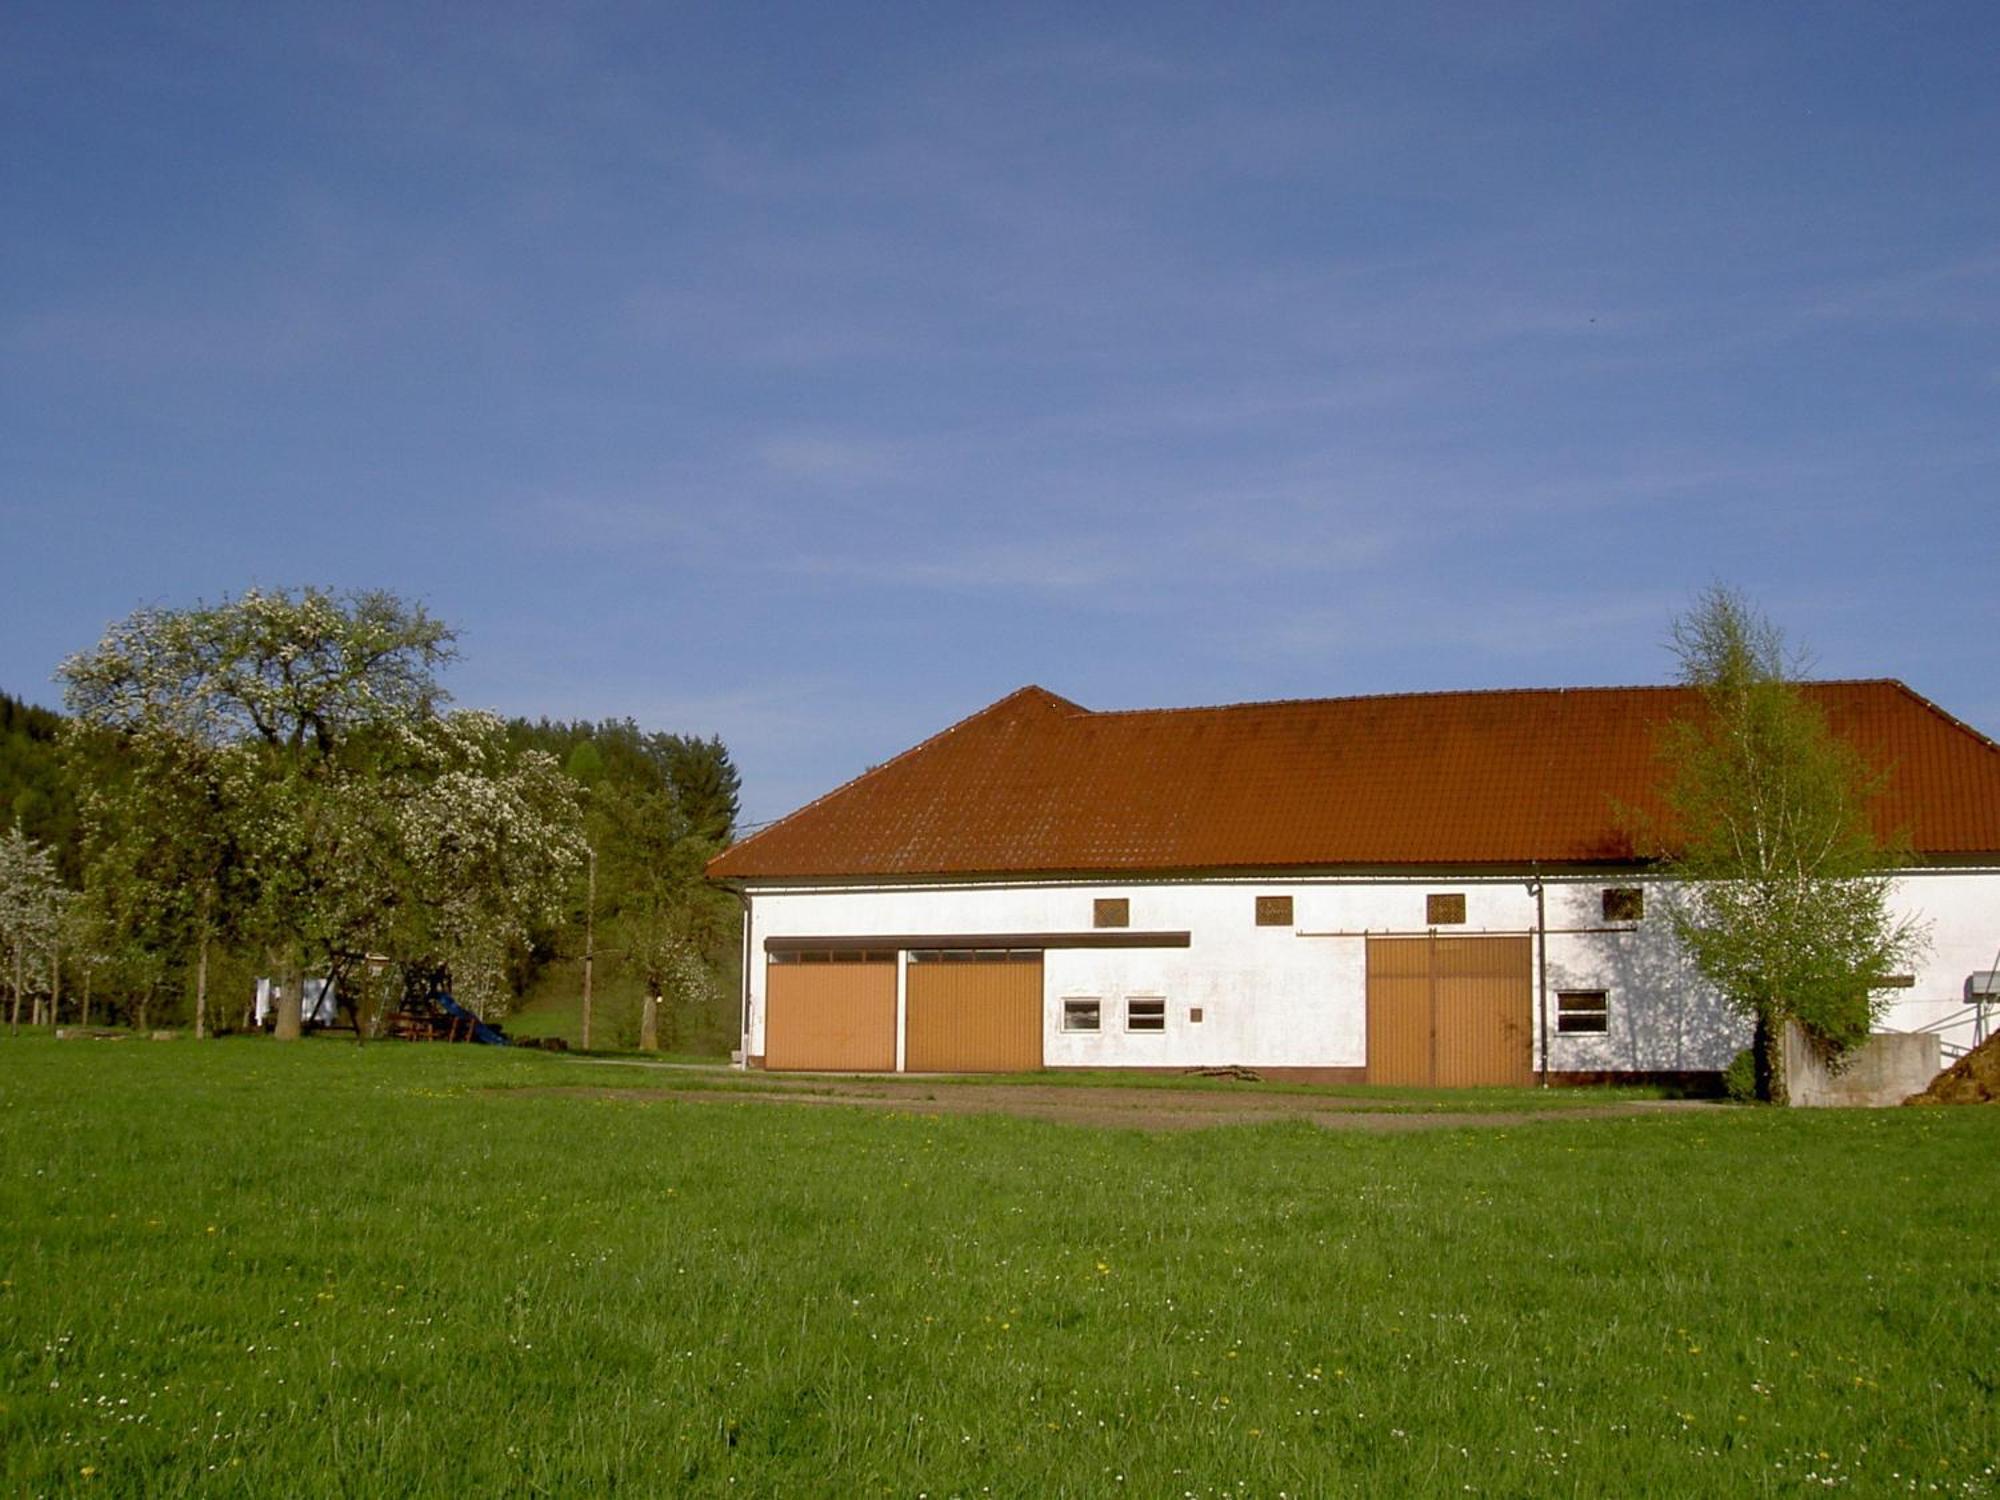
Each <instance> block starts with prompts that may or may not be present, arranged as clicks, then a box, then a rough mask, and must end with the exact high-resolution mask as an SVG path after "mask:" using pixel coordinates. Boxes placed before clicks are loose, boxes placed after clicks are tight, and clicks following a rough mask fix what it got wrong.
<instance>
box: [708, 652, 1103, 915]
mask: <svg viewBox="0 0 2000 1500" xmlns="http://www.w3.org/2000/svg"><path fill="white" fill-rule="evenodd" d="M1016 699H1031V700H1032V701H1034V702H1036V703H1037V704H1039V705H1040V706H1041V707H1044V708H1057V707H1058V706H1060V708H1061V709H1064V710H1069V711H1070V712H1067V713H1064V715H1063V716H1064V717H1065V718H1071V717H1075V716H1076V715H1088V714H1089V713H1090V710H1089V709H1087V708H1085V707H1083V706H1082V705H1081V704H1078V703H1072V702H1070V700H1069V699H1067V698H1064V697H1062V696H1061V695H1060V694H1057V693H1052V692H1050V691H1049V690H1048V689H1047V688H1045V687H1041V686H1039V685H1038V684H1036V683H1032V682H1030V683H1028V684H1026V685H1025V686H1023V687H1017V688H1015V689H1014V691H1013V692H1011V693H1009V694H1007V695H1006V696H1005V697H1004V698H996V699H994V700H993V701H992V702H991V703H989V704H987V705H986V706H985V707H984V708H975V709H974V710H973V711H972V712H971V713H969V714H967V715H966V716H965V717H964V718H962V719H956V720H954V721H953V722H951V723H949V724H947V725H945V727H944V728H942V729H940V730H939V731H938V732H937V733H936V734H933V735H930V736H929V737H927V738H925V739H922V740H919V741H918V742H917V743H916V744H914V745H912V746H910V748H909V749H907V750H905V751H903V752H902V754H900V755H892V756H890V757H889V758H888V759H887V760H884V761H877V762H876V763H875V764H874V765H872V766H869V767H868V768H867V769H866V770H864V771H862V772H861V773H860V774H859V775H856V776H850V777H848V778H847V780H845V781H843V782H841V783H840V785H839V786H836V787H834V788H833V789H832V790H831V791H827V792H822V793H821V794H820V795H819V796H817V797H815V798H813V799H812V801H810V802H807V803H805V804H803V805H802V806H799V807H795V808H793V809H792V810H791V811H790V812H788V813H786V814H785V815H784V816H783V817H782V818H773V819H772V820H771V821H770V822H768V823H766V824H765V825H764V826H763V827H762V828H760V829H758V830H757V831H756V832H755V833H753V834H750V835H748V836H747V837H745V838H740V839H738V840H736V842H735V843H733V844H731V845H730V846H729V847H728V848H726V849H724V850H723V851H722V852H721V853H720V854H718V855H716V856H715V858H714V859H711V860H710V861H709V864H711V865H712V864H715V863H716V862H717V861H719V860H723V859H726V858H728V857H729V856H730V855H732V854H734V853H736V852H737V851H738V850H739V849H747V848H748V847H749V846H750V845H752V844H754V843H756V842H757V840H759V839H761V838H763V837H764V836H765V835H766V834H769V833H774V832H776V831H777V830H778V829H780V828H782V827H784V826H785V824H787V823H789V822H791V821H793V820H794V819H795V818H798V817H800V816H802V815H804V814H805V813H808V812H811V811H812V810H813V809H814V808H815V807H818V806H819V805H820V804H821V803H822V802H827V801H830V800H831V799H833V798H835V797H838V796H839V795H840V794H841V793H842V792H844V791H846V790H847V789H848V788H849V787H853V786H859V785H860V784H861V783H862V782H864V781H867V780H868V779H869V778H870V777H873V776H879V775H880V774H881V773H882V772H884V771H886V770H888V769H889V768H890V767H891V766H895V765H899V764H901V763H902V762H903V761H906V760H908V759H909V758H910V757H911V756H913V755H916V754H919V753H920V752H922V751H924V750H928V749H929V748H930V747H931V746H932V745H935V744H937V743H938V741H940V740H942V739H944V738H945V737H946V736H948V735H953V734H956V733H957V732H958V731H959V730H961V729H963V728H964V727H965V726H966V725H968V724H970V723H972V722H973V720H975V719H983V718H985V717H986V716H987V715H988V714H990V713H993V712H994V711H996V710H998V709H1002V708H1005V707H1006V706H1007V705H1008V704H1010V703H1012V702H1014V701H1015V700H1016ZM723 878H724V879H726V878H727V877H726V876H725V877H723Z"/></svg>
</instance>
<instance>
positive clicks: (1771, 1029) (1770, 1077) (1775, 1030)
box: [1751, 1014, 1791, 1104]
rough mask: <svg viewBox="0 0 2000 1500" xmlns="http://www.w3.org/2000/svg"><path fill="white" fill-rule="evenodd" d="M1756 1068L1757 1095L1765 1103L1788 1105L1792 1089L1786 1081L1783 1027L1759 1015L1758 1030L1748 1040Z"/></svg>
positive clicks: (1780, 1023) (1781, 1023)
mask: <svg viewBox="0 0 2000 1500" xmlns="http://www.w3.org/2000/svg"><path fill="white" fill-rule="evenodd" d="M1751 1046H1752V1048H1753V1049H1754V1054H1753V1055H1754V1057H1755V1059H1756V1069H1757V1097H1758V1098H1759V1099H1760V1100H1762V1101H1763V1102H1764V1103H1766V1104H1789V1103H1790V1102H1791V1091H1790V1090H1789V1089H1788V1088H1787V1087H1786V1081H1785V1027H1784V1023H1783V1022H1782V1021H1781V1022H1778V1023H1776V1024H1775V1025H1774V1024H1773V1023H1772V1021H1771V1020H1770V1018H1769V1017H1768V1016H1765V1015H1762V1014H1759V1015H1758V1017H1757V1032H1756V1036H1755V1039H1754V1040H1753V1041H1752V1042H1751Z"/></svg>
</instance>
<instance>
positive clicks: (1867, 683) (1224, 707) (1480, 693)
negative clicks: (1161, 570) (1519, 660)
mask: <svg viewBox="0 0 2000 1500" xmlns="http://www.w3.org/2000/svg"><path fill="white" fill-rule="evenodd" d="M1883 685H1887V686H1893V687H1899V688H1902V689H1903V690H1904V691H1905V692H1909V691H1910V689H1909V688H1908V687H1907V686H1905V684H1903V683H1901V682H1899V681H1897V679H1895V678H1893V677H1814V678H1808V679H1804V680H1801V681H1800V682H1799V683H1798V684H1797V686H1799V687H1876V686H1883ZM1691 691H1693V689H1692V688H1690V687H1689V686H1688V685H1687V684H1686V683H1681V682H1608V683H1595V684H1588V685H1585V686H1580V687H1579V686H1574V685H1570V684H1562V685H1558V686H1554V687H1483V688H1425V689H1420V690H1418V691H1415V692H1400V693H1333V694H1328V695H1326V696H1322V697H1318V698H1303V697H1301V698H1245V699H1242V700H1240V701H1238V702H1234V703H1183V704H1177V705H1174V706H1171V707H1165V708H1094V709H1084V710H1082V712H1084V713H1087V714H1089V715H1090V717H1092V718H1093V719H1115V718H1121V717H1122V718H1131V717H1135V716H1137V715H1139V714H1212V713H1223V712H1227V711H1228V710H1230V709H1237V708H1294V707H1302V706H1316V705H1319V704H1323V703H1387V702H1392V701H1400V700H1408V699H1416V698H1524V697H1560V696H1561V695H1563V694H1566V693H1571V694H1573V693H1680V692H1691ZM1915 696H1917V697H1919V698H1922V696H1923V695H1922V694H1916V695H1915ZM1924 701H1925V702H1929V700H1928V699H1925V700H1924ZM1932 706H1933V707H1935V706H1936V705H1932ZM1939 711H1940V712H1942V710H1939ZM1973 732H1974V733H1975V734H1977V733H1978V731H1977V730H1974V731H1973ZM1982 738H1983V736H1982Z"/></svg>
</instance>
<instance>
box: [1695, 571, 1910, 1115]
mask: <svg viewBox="0 0 2000 1500" xmlns="http://www.w3.org/2000/svg"><path fill="white" fill-rule="evenodd" d="M1671 639H1672V647H1673V650H1674V653H1675V655H1676V656H1677V657H1678V658H1679V662H1680V676H1681V680H1682V682H1684V683H1685V684H1686V685H1687V686H1689V687H1691V688H1693V689H1695V691H1696V694H1697V696H1698V700H1699V703H1700V710H1699V711H1698V712H1697V713H1696V714H1694V715H1692V716H1690V717H1688V718H1686V719H1684V720H1682V721H1680V722H1678V723H1676V724H1674V725H1672V726H1670V728H1669V730H1668V732H1667V735H1666V737H1665V740H1664V742H1663V747H1662V753H1663V757H1664V761H1665V766H1666V772H1667V778H1666V785H1665V800H1666V804H1667V807H1668V810H1669V816H1670V818H1671V821H1672V823H1673V824H1674V825H1675V826H1674V828H1673V829H1672V830H1671V833H1670V835H1669V843H1668V847H1669V851H1670V852H1669V854H1668V857H1667V858H1666V859H1665V860H1664V861H1663V868H1664V872H1665V873H1667V874H1669V875H1671V876H1673V877H1675V878H1676V884H1675V886H1674V887H1673V890H1674V895H1673V898H1672V900H1671V904H1670V908H1669V910H1670V915H1671V919H1672V922H1673V927H1674V932H1675V935H1676V936H1677V937H1678V938H1679V940H1680V942H1681V944H1682V945H1683V946H1684V948H1685V949H1686V951H1687V952H1688V954H1689V955H1690V956H1691V957H1692V959H1693V961H1694V963H1695V965H1696V966H1697V967H1698V968H1699V969H1700V971H1701V972H1702V974H1703V975H1704V976H1705V977H1707V978H1708V980H1709V981H1710V982H1711V983H1713V984H1714V985H1715V986H1716V988H1717V989H1719V990H1720V991H1721V992H1722V994H1723V995H1724V996H1725V997H1726V998H1727V999H1728V1001H1729V1003H1730V1004H1731V1005H1732V1006H1734V1007H1735V1008H1736V1009H1737V1010H1738V1011H1739V1012H1741V1013H1742V1014H1743V1015H1744V1016H1745V1017H1747V1018H1748V1019H1749V1020H1750V1021H1751V1022H1752V1024H1753V1026H1754V1043H1753V1045H1754V1050H1755V1057H1756V1074H1757V1091H1758V1097H1760V1098H1763V1099H1768V1100H1773V1101H1777V1102H1783V1100H1784V1099H1785V1097H1786V1084H1785V1078H1784V1072H1783V1064H1782V1057H1783V1053H1782V1047H1781V1038H1782V1032H1783V1028H1784V1026H1785V1024H1786V1023H1787V1022H1796V1023H1798V1025H1799V1026H1800V1028H1801V1029H1802V1030H1803V1031H1804V1032H1805V1034H1806V1036H1807V1037H1808V1039H1809V1040H1810V1041H1811V1042H1812V1043H1813V1044H1815V1045H1817V1046H1818V1047H1819V1048H1820V1049H1821V1050H1822V1052H1823V1053H1825V1054H1826V1055H1827V1056H1828V1057H1829V1058H1830V1059H1833V1060H1836V1061H1837V1060H1838V1058H1839V1057H1840V1056H1841V1055H1842V1054H1844V1053H1846V1052H1848V1051H1849V1050H1851V1049H1852V1048H1853V1047H1855V1046H1857V1045H1858V1044H1859V1043H1861V1042H1862V1041H1864V1040H1865V1039H1866V1038H1867V1035H1868V1032H1869V1029H1870V1027H1871V1026H1872V1025H1873V1023H1874V1022H1875V1021H1876V1020H1878V1019H1879V1018H1880V1016H1881V1014H1882V1011H1883V1009H1884V1008H1885V1007H1886V1005H1887V1003H1888V995H1887V993H1886V991H1885V990H1884V989H1883V988H1882V983H1883V980H1884V979H1885V978H1886V977H1887V976H1888V975H1890V974H1893V973H1895V972H1897V971H1898V970H1900V969H1904V968H1907V967H1908V966H1909V964H1910V963H1911V962H1912V961H1913V960H1914V959H1915V958H1916V956H1917V955H1918V954H1919V953H1920V952H1921V951H1922V949H1923V947H1924V945H1925V933H1924V930H1923V928H1922V926H1921V924H1919V923H1917V922H1916V921H1914V920H1912V919H1909V918H1899V917H1897V916H1896V915H1895V914H1894V913H1893V911H1892V910H1891V908H1890V898H1891V895H1892V893H1893V887H1894V879H1893V872H1894V871H1895V870H1896V869H1897V868H1898V867H1899V866H1901V865H1905V864H1907V863H1908V860H1909V856H1908V854H1907V852H1906V851H1905V850H1903V849H1902V848H1901V847H1900V846H1899V845H1897V844H1896V843H1894V842H1892V841H1889V840H1885V839H1884V838H1882V837H1880V836H1879V835H1878V833H1877V832H1876V829H1875V827H1874V825H1873V823H1872V821H1871V819H1870V815H1869V809H1870V806H1871V804H1872V803H1873V802H1874V800H1875V797H1876V795H1877V793H1879V792H1880V790H1881V789H1882V785H1883V773H1882V772H1880V771H1878V770H1876V769H1874V768H1872V767H1870V766H1869V765H1868V764H1867V763H1866V761H1864V760H1863V758H1862V757H1861V755H1860V753H1859V752H1858V751H1857V750H1856V749H1855V748H1854V747H1853V746H1852V745H1851V744H1849V743H1847V742H1846V741H1844V740H1842V739H1840V738H1838V737H1837V736H1836V735H1835V734H1834V733H1833V732H1832V731H1831V730H1830V729H1829V728H1828V726H1827V723H1826V719H1825V716H1824V715H1823V714H1822V713H1821V712H1820V710H1819V708H1818V707H1817V706H1816V705H1815V704H1813V703H1812V702H1811V701H1810V700H1809V699H1808V698H1807V697H1806V696H1805V695H1804V694H1803V693H1802V692H1801V691H1800V689H1799V683H1798V676H1799V672H1800V669H1801V668H1802V666H1803V663H1802V662H1801V661H1800V660H1799V659H1798V658H1796V657H1794V656H1793V655H1792V654H1791V653H1789V652H1788V651H1787V648H1786V645H1785V640H1784V636H1783V634H1782V632H1780V631H1779V630H1778V628H1777V627H1776V626H1775V625H1773V624H1772V623H1771V622H1770V621H1769V620H1768V619H1766V618H1765V617H1764V616H1763V615H1762V614H1760V613H1759V612H1758V611H1757V610H1756V609H1754V608H1753V607H1752V606H1751V605H1750V604H1749V603H1748V601H1746V600H1745V599H1744V598H1743V596H1742V595H1741V594H1739V593H1737V592H1735V591H1734V590H1731V589H1727V588H1721V587H1717V588H1712V589H1710V590H1708V591H1707V592H1706V593H1704V594H1703V595H1702V596H1701V597H1700V599H1699V600H1697V602H1696V604H1695V605H1694V607H1693V608H1692V609H1690V610H1689V611H1688V612H1687V613H1686V614H1684V615H1682V616H1680V617H1679V618H1678V619H1676V620H1675V621H1674V624H1673V630H1672V638H1671Z"/></svg>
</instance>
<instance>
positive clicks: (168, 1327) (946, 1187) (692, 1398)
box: [0, 1039, 2000, 1496]
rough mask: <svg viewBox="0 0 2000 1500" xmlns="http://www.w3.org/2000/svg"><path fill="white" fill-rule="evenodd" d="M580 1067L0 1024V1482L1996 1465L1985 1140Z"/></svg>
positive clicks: (731, 1482) (1753, 1122) (882, 1482)
mask: <svg viewBox="0 0 2000 1500" xmlns="http://www.w3.org/2000/svg"><path fill="white" fill-rule="evenodd" d="M612 1071H613V1070H611V1069H606V1068H592V1067H590V1066H588V1065H584V1064H579V1063H576V1062H573V1061H569V1060H565V1059H562V1058H559V1057H552V1056H545V1055H539V1054H528V1055H521V1054H508V1053H504V1052H502V1053H494V1052H489V1051H486V1050H484V1049H480V1048H449V1047H441V1046H440V1047H410V1046H401V1047H398V1046H393V1045H386V1044H385V1045H379V1046H374V1047H370V1048H367V1049H357V1048H356V1047H354V1046H353V1045H352V1044H351V1043H344V1042H332V1041H316V1042H307V1043H304V1044H301V1045H298V1046H293V1047H284V1046H281V1045H279V1044H275V1043H271V1042H267V1041H261V1040H249V1039H246V1040H242V1041H235V1042H224V1043H212V1044H207V1045H197V1044H194V1043H191V1042H185V1041H183V1042H175V1043H171V1044H167V1043H162V1044H154V1043H148V1042H143V1041H129V1042H120V1043H83V1042H73V1043H56V1042H52V1041H47V1040H42V1039H35V1040H27V1039H23V1040H19V1041H0V1488H4V1491H5V1492H6V1493H8V1494H37V1493H101V1494H106V1495H111V1494H118V1495H128V1494H148V1495H169V1494H182V1493H199V1494H204V1495H213V1494H221V1495H228V1494H257V1495H287V1496H291V1495H319V1494H327V1495H332V1494H344V1495H377V1494H440V1495H444V1494H449V1495H467V1494H488V1493H521V1494H559V1495H569V1494H578V1493H589V1492H597V1491H603V1490H608V1489H612V1488H616V1489H619V1490H621V1491H624V1492H627V1493H632V1494H639V1495H649V1494H668V1493H698V1494H721V1493H735V1494H749V1495H781V1496H795V1495H847V1494H856V1495H861V1494H881V1495H911V1496H914V1495H928V1496H945V1495H960V1494H963V1495H981V1494H997V1495H1023V1496H1026V1495H1035V1496H1045V1495H1090V1496H1097V1495H1107V1494H1114V1495H1115V1494H1120V1493H1129V1494H1132V1495H1138V1496H1180V1495H1199V1496H1210V1495H1228V1496H1243V1495H1264V1496H1269V1495H1293V1496H1299V1495H1339V1494H1355V1495H1392V1494H1438V1495H1445V1494H1451V1495H1459V1494H1466V1493H1475V1494H1498V1495H1521V1494H1561V1495H1675V1496H1682V1495H1695V1494H1782V1495H1789V1494H1799V1493H1804V1492H1808V1491H1810V1492H1814V1493H1818V1492H1821V1491H1823V1490H1824V1489H1827V1488H1847V1489H1850V1490H1852V1491H1853V1492H1854V1493H1857V1494H1882V1493H1905V1492H1908V1493H1917V1494H1951V1495H1967V1494H1970V1495H1981V1494H1990V1493H1993V1492H1994V1490H1995V1486H1996V1475H1995V1467H1996V1463H2000V1460H1996V1457H1995V1455H1996V1454H2000V1406H1996V1398H1997V1397H2000V1316H1996V1308H2000V1195H1996V1192H1995V1189H1996V1187H2000V1167H1997V1166H1996V1161H1997V1160H2000V1111H1992V1110H1986V1111H1942V1110H1928V1111H1914V1110H1910V1111H1887V1112H1881V1113H1873V1114H1844V1113H1841V1114H1836V1113H1818V1114H1808V1113H1805V1112H1796V1113H1789V1114H1787V1113H1775V1112H1767V1111H1757V1110H1747V1109H1726V1108H1719V1109H1714V1110H1704V1111H1696V1112H1688V1113H1680V1114H1671V1115H1658V1116H1650V1117H1646V1118H1637V1119H1625V1120H1596V1121H1589V1120H1562V1119H1553V1120H1550V1121H1548V1122H1546V1123H1544V1122H1540V1121H1538V1122H1535V1123H1531V1124H1525V1125H1521V1126H1517V1127H1512V1128H1507V1129H1478V1128H1466V1129H1444V1130H1438V1131H1433V1132H1427V1133H1422V1134H1404V1135H1375V1134H1369V1133H1348V1132H1338V1133H1336V1132H1326V1131H1320V1130H1317V1129H1314V1128H1312V1127H1310V1126H1304V1125H1273V1126H1254V1127H1253V1126H1245V1127H1234V1128H1227V1129H1219V1130H1212V1131H1203V1132H1195V1133H1181V1134H1171V1135H1141V1134H1137V1133H1117V1132H1101V1131H1090V1130H1084V1129H1079V1128H1075V1127H1068V1126H1060V1125H1052V1124H1044V1123H1037V1122H1032V1121H1022V1120H1012V1119H1003V1118H976V1117H974V1118H965V1117H952V1118H938V1119H932V1118H928V1117H926V1116H924V1115H922V1114H921V1113H887V1112H882V1111H879V1110H876V1111H869V1110H861V1109H846V1108H816V1107H784V1106H779V1105H776V1104H771V1103H767V1102H758V1101H751V1100H742V1099H736V1098H733V1097H732V1096H729V1095H726V1094H711V1095H708V1096H706V1097H702V1098H695V1099H689V1100H683V1101H673V1100H661V1099H658V1098H655V1097H650V1096H647V1095H644V1094H639V1093H631V1094H630V1097H622V1096H621V1093H620V1092H618V1091H606V1092H598V1091H596V1089H597V1085H599V1084H601V1083H602V1082H604V1081H605V1080H604V1079H602V1078H601V1077H599V1076H598V1075H601V1074H606V1073H610V1072H612ZM547 1084H556V1085H564V1086H567V1085H573V1084H583V1085H585V1086H586V1087H587V1088H589V1089H591V1090H593V1092H590V1093H587V1094H581V1095H564V1094H550V1093H544V1092H541V1091H539V1089H538V1088H537V1087H535V1086H539V1085H547ZM626 1092H629V1091H626Z"/></svg>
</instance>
